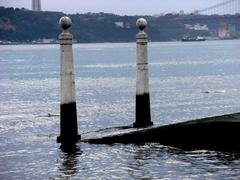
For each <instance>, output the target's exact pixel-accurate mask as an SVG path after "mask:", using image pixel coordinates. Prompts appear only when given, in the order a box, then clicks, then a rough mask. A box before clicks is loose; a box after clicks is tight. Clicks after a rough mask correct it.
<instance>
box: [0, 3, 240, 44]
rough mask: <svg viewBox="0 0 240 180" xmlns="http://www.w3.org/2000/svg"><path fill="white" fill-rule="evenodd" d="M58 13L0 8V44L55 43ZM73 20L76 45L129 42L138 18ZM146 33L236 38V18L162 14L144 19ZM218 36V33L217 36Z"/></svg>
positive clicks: (162, 37) (159, 37) (239, 22)
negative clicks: (0, 42)
mask: <svg viewBox="0 0 240 180" xmlns="http://www.w3.org/2000/svg"><path fill="white" fill-rule="evenodd" d="M64 15H65V14H64V13H61V12H33V11H29V10H25V9H14V8H4V7H0V41H10V42H36V41H43V40H45V41H46V42H48V40H50V42H54V41H56V39H57V37H58V34H59V33H60V32H61V29H60V27H59V25H58V21H59V18H60V17H62V16H64ZM69 16H70V17H71V19H72V21H73V26H72V28H71V32H72V33H73V34H74V39H75V40H76V41H77V42H84V43H89V42H131V41H135V34H136V32H137V31H138V30H137V28H136V25H135V22H136V20H137V19H138V18H139V16H119V15H114V14H106V13H87V14H75V15H69ZM144 18H146V19H147V20H148V23H149V26H148V28H147V29H146V31H147V32H148V33H149V37H150V39H151V41H175V40H181V38H182V37H183V36H186V35H187V36H198V35H200V36H206V37H211V38H218V37H219V32H220V30H222V36H221V37H220V38H240V32H239V29H240V28H239V27H240V16H239V15H235V16H200V15H197V16H196V15H188V16H180V15H171V14H168V15H165V16H161V17H152V16H145V17H144ZM220 35H221V34H220Z"/></svg>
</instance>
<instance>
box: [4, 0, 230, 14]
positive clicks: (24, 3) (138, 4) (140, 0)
mask: <svg viewBox="0 0 240 180" xmlns="http://www.w3.org/2000/svg"><path fill="white" fill-rule="evenodd" d="M41 1H42V9H43V10H44V11H61V12H64V13H67V14H75V13H79V14H81V13H87V12H93V13H98V12H105V13H114V14H119V15H156V14H161V13H171V12H179V11H180V10H184V11H185V12H187V13H189V12H193V11H194V10H199V9H204V8H206V7H209V6H212V5H215V4H217V3H220V2H223V1H225V0H41ZM31 2H32V0H0V6H4V7H18V8H22V7H24V8H27V9H31Z"/></svg>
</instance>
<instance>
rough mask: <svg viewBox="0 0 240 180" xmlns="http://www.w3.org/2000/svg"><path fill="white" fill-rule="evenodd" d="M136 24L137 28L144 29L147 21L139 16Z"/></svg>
mask: <svg viewBox="0 0 240 180" xmlns="http://www.w3.org/2000/svg"><path fill="white" fill-rule="evenodd" d="M136 25H137V26H138V28H139V29H140V30H141V31H142V30H144V29H145V27H146V26H147V21H146V19H144V18H139V19H138V20H137V22H136Z"/></svg>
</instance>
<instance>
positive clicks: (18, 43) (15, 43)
mask: <svg viewBox="0 0 240 180" xmlns="http://www.w3.org/2000/svg"><path fill="white" fill-rule="evenodd" d="M223 40H225V41H232V40H233V41H234V40H240V39H213V38H211V39H206V41H223ZM151 42H152V43H158V42H183V41H181V40H179V41H149V43H151ZM104 43H135V41H127V42H124V41H123V42H73V44H104ZM183 43H184V42H183ZM56 44H59V43H58V42H56V43H27V42H26V43H25V42H10V43H0V46H1V45H4V46H5V45H56Z"/></svg>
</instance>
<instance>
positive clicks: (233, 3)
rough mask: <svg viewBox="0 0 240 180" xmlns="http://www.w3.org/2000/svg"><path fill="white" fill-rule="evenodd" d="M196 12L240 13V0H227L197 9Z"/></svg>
mask: <svg viewBox="0 0 240 180" xmlns="http://www.w3.org/2000/svg"><path fill="white" fill-rule="evenodd" d="M194 13H195V14H202V15H215V14H218V15H227V14H229V15H230V14H231V15H235V14H240V0H227V1H224V2H220V3H218V4H215V5H213V6H210V7H207V8H204V9H200V10H196V11H195V12H194Z"/></svg>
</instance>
